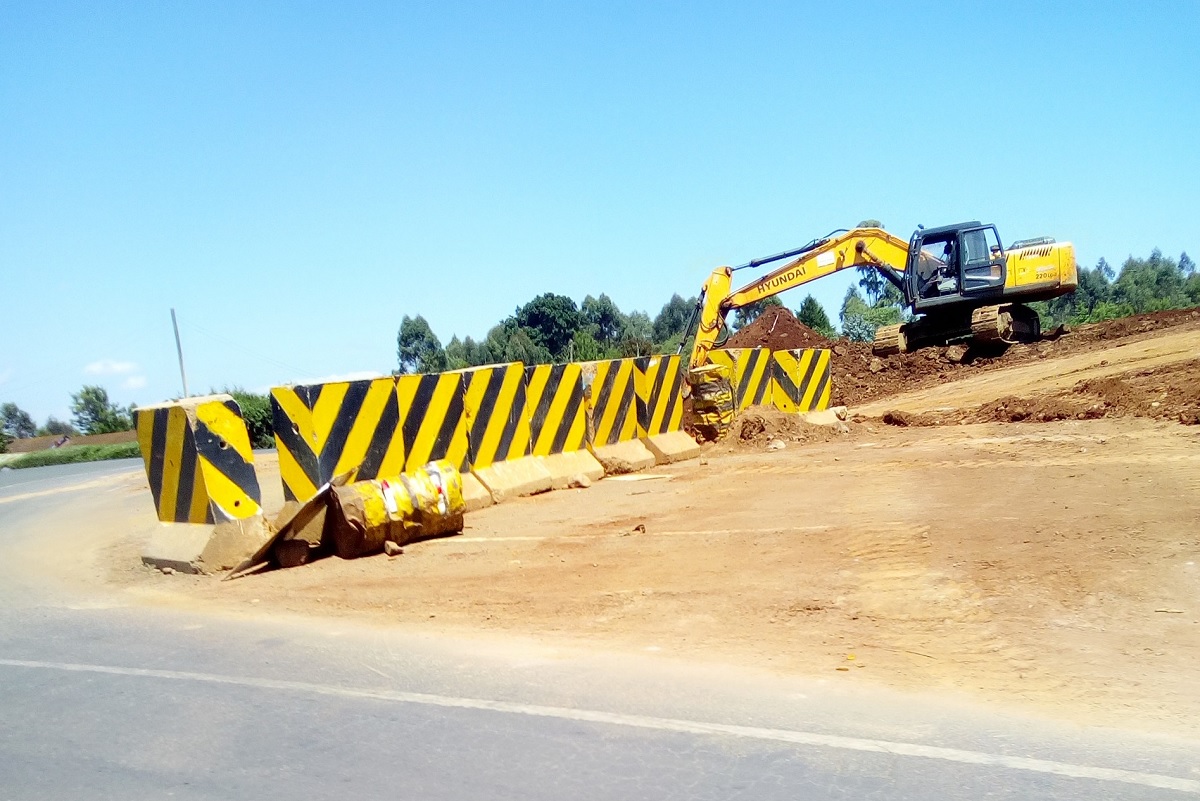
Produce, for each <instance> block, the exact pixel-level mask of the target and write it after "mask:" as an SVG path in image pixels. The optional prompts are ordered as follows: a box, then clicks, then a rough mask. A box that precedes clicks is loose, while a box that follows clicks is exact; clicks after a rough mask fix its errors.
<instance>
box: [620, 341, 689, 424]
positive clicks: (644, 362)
mask: <svg viewBox="0 0 1200 801" xmlns="http://www.w3.org/2000/svg"><path fill="white" fill-rule="evenodd" d="M683 383H684V371H683V360H682V358H681V357H679V356H643V357H641V358H639V359H636V360H634V378H633V388H634V395H635V396H636V402H637V432H638V436H639V437H653V436H657V435H659V434H666V433H668V432H671V431H678V430H679V429H680V426H681V425H682V423H683Z"/></svg>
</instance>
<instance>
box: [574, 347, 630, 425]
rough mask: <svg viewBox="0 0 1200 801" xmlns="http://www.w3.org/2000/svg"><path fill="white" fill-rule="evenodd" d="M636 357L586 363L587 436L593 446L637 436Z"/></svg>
mask: <svg viewBox="0 0 1200 801" xmlns="http://www.w3.org/2000/svg"><path fill="white" fill-rule="evenodd" d="M633 362H634V360H633V359H606V360H604V361H595V362H583V363H581V365H580V366H581V367H582V368H583V384H584V389H583V394H584V398H585V399H586V400H587V412H588V439H589V441H590V442H591V444H592V446H593V447H600V446H603V445H615V444H617V443H618V442H627V441H629V440H631V439H636V438H637V415H636V409H635V407H634V391H633V373H634V369H633Z"/></svg>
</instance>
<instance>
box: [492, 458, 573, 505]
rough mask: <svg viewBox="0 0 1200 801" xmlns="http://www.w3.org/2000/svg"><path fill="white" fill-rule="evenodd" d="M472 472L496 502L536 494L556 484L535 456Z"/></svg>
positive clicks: (496, 464) (499, 463)
mask: <svg viewBox="0 0 1200 801" xmlns="http://www.w3.org/2000/svg"><path fill="white" fill-rule="evenodd" d="M472 472H473V473H474V475H475V477H476V478H477V479H479V481H480V483H482V484H483V486H484V487H485V488H487V490H488V492H490V493H491V494H492V499H493V500H495V501H496V503H502V502H504V501H505V500H506V499H508V498H516V497H520V496H522V495H536V494H537V493H539V492H546V491H547V490H549V489H550V488H551V487H553V486H554V480H553V479H552V478H551V477H550V472H549V471H548V470H546V467H545V465H543V464H542V463H541V462H540V461H539V460H538V458H537V457H535V456H525V457H522V458H520V459H512V460H509V461H504V462H495V463H493V464H490V465H488V466H487V467H481V468H479V469H477V470H474V471H472Z"/></svg>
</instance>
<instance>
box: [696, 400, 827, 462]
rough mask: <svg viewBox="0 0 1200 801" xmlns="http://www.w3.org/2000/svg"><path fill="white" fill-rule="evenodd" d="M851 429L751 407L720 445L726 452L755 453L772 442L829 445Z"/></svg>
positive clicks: (777, 411)
mask: <svg viewBox="0 0 1200 801" xmlns="http://www.w3.org/2000/svg"><path fill="white" fill-rule="evenodd" d="M847 430H848V428H847V427H843V426H835V425H812V424H811V423H806V422H805V421H804V419H803V418H802V417H800V415H797V414H788V413H786V412H781V411H779V410H777V409H773V408H771V407H769V406H751V407H750V408H748V409H746V410H744V411H743V412H741V413H740V414H738V416H737V417H735V418H734V419H733V422H732V423H731V424H730V426H729V431H728V432H727V433H726V434H725V436H724V437H722V439H721V442H720V443H719V445H720V447H721V449H722V450H724V451H737V450H756V451H760V450H763V449H764V448H766V447H767V446H768V445H769V444H771V442H773V441H775V440H781V441H782V442H785V443H788V442H829V441H830V440H833V439H837V438H838V437H841V436H845V435H846V433H847Z"/></svg>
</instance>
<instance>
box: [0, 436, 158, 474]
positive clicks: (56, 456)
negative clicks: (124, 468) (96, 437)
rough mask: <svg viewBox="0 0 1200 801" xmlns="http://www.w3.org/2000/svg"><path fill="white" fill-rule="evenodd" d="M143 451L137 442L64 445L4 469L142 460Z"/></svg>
mask: <svg viewBox="0 0 1200 801" xmlns="http://www.w3.org/2000/svg"><path fill="white" fill-rule="evenodd" d="M141 455H142V452H141V450H140V449H139V448H138V444H137V443H136V442H122V443H121V444H119V445H64V446H63V447H61V448H53V449H51V450H45V451H34V452H33V453H26V454H23V455H22V456H19V457H17V458H16V459H13V460H12V461H8V462H5V463H4V467H11V468H12V469H14V470H20V469H21V468H23V467H46V466H47V465H52V464H75V463H77V462H102V461H104V460H106V459H132V458H135V457H137V458H140V457H141Z"/></svg>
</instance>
